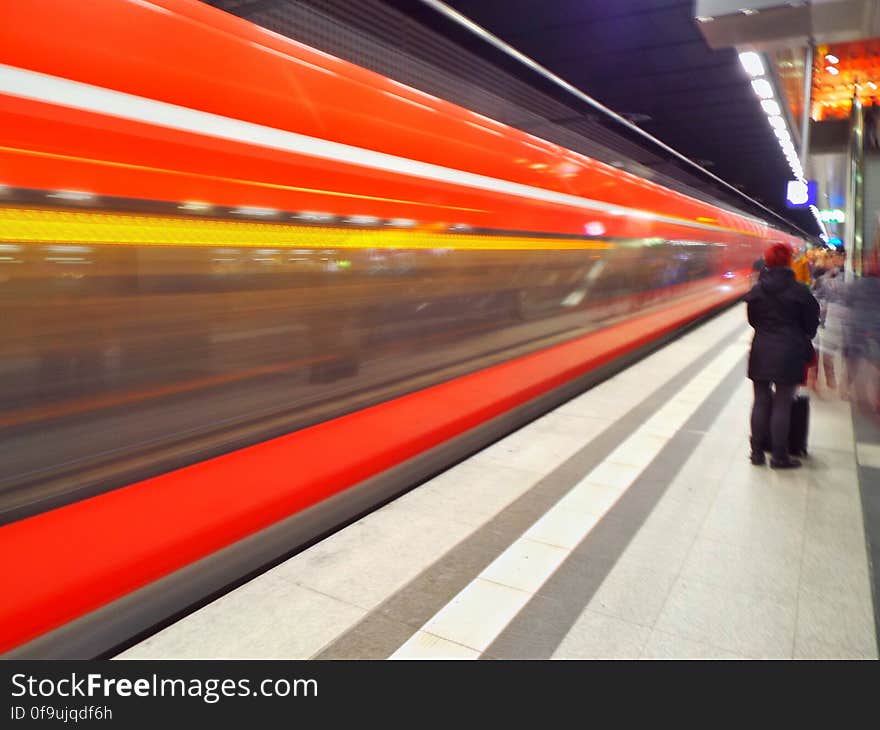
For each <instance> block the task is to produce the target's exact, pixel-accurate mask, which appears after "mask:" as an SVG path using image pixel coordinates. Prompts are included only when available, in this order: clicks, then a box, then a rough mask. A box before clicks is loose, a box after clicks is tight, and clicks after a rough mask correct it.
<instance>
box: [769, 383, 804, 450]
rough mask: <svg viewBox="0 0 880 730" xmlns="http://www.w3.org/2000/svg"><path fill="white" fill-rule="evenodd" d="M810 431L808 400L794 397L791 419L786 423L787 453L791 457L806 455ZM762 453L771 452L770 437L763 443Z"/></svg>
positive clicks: (802, 396)
mask: <svg viewBox="0 0 880 730" xmlns="http://www.w3.org/2000/svg"><path fill="white" fill-rule="evenodd" d="M809 431H810V398H809V396H806V395H798V396H795V399H794V401H793V402H792V404H791V419H790V420H789V423H788V453H789V454H791V455H792V456H806V455H807V435H808V433H809ZM763 450H764V451H771V450H772V449H771V446H770V437H769V435H768V437H767V440H766V441H765V442H764V449H763Z"/></svg>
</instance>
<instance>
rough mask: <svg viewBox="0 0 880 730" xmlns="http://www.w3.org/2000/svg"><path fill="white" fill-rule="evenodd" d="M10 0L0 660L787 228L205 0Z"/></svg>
mask: <svg viewBox="0 0 880 730" xmlns="http://www.w3.org/2000/svg"><path fill="white" fill-rule="evenodd" d="M2 16H3V18H2V20H3V22H2V23H0V61H2V65H0V120H2V122H0V129H2V139H0V171H2V172H0V175H2V179H0V183H2V184H3V187H2V188H0V306H2V309H3V312H4V319H3V325H2V327H3V337H2V338H0V368H2V370H0V372H2V373H3V378H2V381H0V429H2V433H3V439H2V440H0V462H2V464H3V469H2V470H0V515H2V516H3V521H4V522H5V524H4V525H3V526H2V527H0V550H2V554H3V560H4V565H5V566H6V567H5V569H4V573H5V581H4V582H5V590H4V593H5V595H6V600H5V601H4V602H3V605H2V607H0V651H7V652H9V655H10V656H95V655H102V654H106V653H107V652H110V651H112V650H113V648H114V647H116V646H119V645H120V644H122V643H123V642H125V641H127V640H129V639H131V638H132V637H134V636H136V635H138V634H140V633H142V632H144V631H148V630H149V629H150V627H151V626H154V625H156V624H158V623H159V622H161V621H163V620H165V619H166V618H167V617H168V616H171V615H173V614H175V613H177V612H180V611H181V610H183V609H184V608H185V607H186V606H188V605H192V604H194V603H195V602H197V601H200V600H202V599H204V598H205V597H206V596H209V595H211V594H212V593H216V592H217V591H220V590H223V588H224V587H225V586H228V585H229V584H230V583H231V582H232V581H235V580H237V579H239V578H241V577H242V576H244V575H246V574H247V573H249V572H252V571H256V570H259V569H260V568H261V566H265V565H266V564H267V563H269V562H271V561H273V560H277V559H279V558H280V557H282V556H284V555H285V554H289V553H290V552H291V551H293V550H295V549H297V548H298V547H300V546H302V545H303V544H304V543H305V542H307V541H309V540H312V539H314V538H315V537H316V536H318V535H320V534H321V533H323V532H326V531H327V530H330V529H333V528H334V527H337V526H338V525H340V524H342V523H344V522H345V521H346V520H350V519H352V518H353V517H354V516H356V515H358V514H359V513H362V512H363V511H364V510H367V509H369V508H370V507H372V506H374V505H375V504H377V503H379V502H380V501H381V500H383V499H387V498H388V497H389V496H391V495H393V494H395V493H398V492H399V491H401V490H402V489H404V488H407V487H409V486H412V485H413V484H415V483H417V482H418V481H419V480H420V479H422V478H424V477H425V476H427V475H429V474H431V473H433V472H436V471H437V470H438V469H441V468H442V467H443V466H444V465H447V464H449V463H450V462H452V461H454V460H455V459H459V458H461V457H462V456H464V455H466V454H468V453H470V452H472V451H474V450H475V449H477V448H479V447H481V446H482V445H484V444H486V443H488V442H489V441H491V440H492V439H494V438H497V437H499V436H500V435H502V434H504V433H507V432H509V431H510V430H512V429H513V428H515V427H517V426H518V425H520V424H522V423H524V422H525V421H527V420H528V419H529V418H533V417H534V416H535V415H537V414H538V413H540V412H542V411H544V410H547V409H548V408H550V407H552V406H553V405H555V404H557V403H559V402H561V401H562V400H564V399H565V398H567V397H570V396H571V395H573V394H574V393H576V392H578V391H579V390H582V389H583V388H585V387H587V386H588V385H589V384H590V383H592V382H596V380H597V379H600V378H601V377H605V376H607V374H608V373H609V372H611V371H612V370H613V369H614V368H619V367H621V366H622V364H623V363H625V362H626V361H628V359H631V358H634V357H636V356H638V355H640V354H642V353H644V352H645V351H646V349H647V348H649V347H653V346H657V344H658V343H660V342H662V341H663V340H664V338H668V337H670V336H672V335H673V334H674V333H676V332H677V331H680V329H681V328H682V327H684V326H686V325H687V324H689V323H691V322H693V321H694V320H696V319H697V318H699V317H702V316H704V315H706V314H708V313H711V312H713V311H715V310H717V309H718V308H719V307H721V306H723V305H725V304H727V303H729V302H731V301H733V300H735V299H736V298H737V297H739V296H740V295H741V294H742V293H743V291H744V289H745V287H746V286H747V282H748V278H747V276H745V275H743V272H745V271H747V270H748V268H749V267H750V265H751V262H752V261H753V260H754V259H755V258H757V257H758V256H759V255H760V253H761V251H762V250H763V248H764V247H765V246H766V244H767V243H768V242H769V241H771V240H783V241H786V242H789V243H790V244H792V245H799V244H800V241H798V240H797V239H795V238H793V237H791V236H789V235H787V234H784V233H782V232H780V231H777V230H773V229H771V228H769V227H767V225H766V224H765V223H763V222H761V221H758V220H756V219H754V218H752V217H750V216H748V215H745V214H741V213H737V212H735V211H732V210H728V209H724V208H720V207H717V206H714V205H711V204H708V203H706V202H703V201H700V200H697V199H694V198H691V197H688V196H686V195H684V194H682V193H679V192H675V191H672V190H669V189H667V188H664V187H662V186H660V185H658V184H655V183H653V182H650V181H647V180H643V179H640V178H638V177H636V176H634V175H631V174H629V173H627V172H623V171H621V170H618V169H615V168H613V167H610V166H608V165H605V164H602V163H600V162H597V161H595V160H593V159H590V158H588V157H585V156H583V155H581V154H578V153H575V152H572V151H570V150H567V149H564V148H561V147H559V146H558V145H555V144H552V143H549V142H547V141H544V140H541V139H538V138H536V137H534V136H532V135H529V134H527V133H524V132H522V131H519V130H517V129H513V128H510V127H507V126H505V125H503V124H500V123H498V122H495V121H493V120H492V119H488V118H486V117H483V116H481V115H479V114H476V113H473V112H471V111H468V110H467V109H464V108H461V107H459V106H456V105H454V104H451V103H449V102H446V101H443V100H441V99H438V98H435V97H433V96H430V95H428V94H425V93H422V92H420V91H418V90H416V89H413V88H410V87H408V86H404V85H401V84H399V83H397V82H395V81H393V80H391V79H389V78H385V77H382V76H380V75H377V74H375V73H373V72H370V71H367V70H365V69H363V68H359V67H357V66H354V65H352V64H351V63H348V62H346V61H343V60H340V59H338V58H335V57H333V56H330V55H328V54H326V53H323V52H321V51H319V50H316V49H313V48H309V47H307V46H304V45H302V44H300V43H298V42H296V41H294V40H290V39H288V38H285V37H282V36H280V35H278V34H276V33H273V32H270V31H267V30H265V29H262V28H259V27H257V26H254V25H252V24H250V23H247V22H245V21H243V20H241V19H238V18H235V17H233V16H231V15H227V14H226V13H224V12H221V11H219V10H217V9H215V8H212V7H209V6H206V5H203V4H201V3H200V2H196V1H195V0H91V1H90V2H88V3H70V2H66V1H65V0H29V2H26V3H7V4H6V5H5V6H4V8H3V10H2Z"/></svg>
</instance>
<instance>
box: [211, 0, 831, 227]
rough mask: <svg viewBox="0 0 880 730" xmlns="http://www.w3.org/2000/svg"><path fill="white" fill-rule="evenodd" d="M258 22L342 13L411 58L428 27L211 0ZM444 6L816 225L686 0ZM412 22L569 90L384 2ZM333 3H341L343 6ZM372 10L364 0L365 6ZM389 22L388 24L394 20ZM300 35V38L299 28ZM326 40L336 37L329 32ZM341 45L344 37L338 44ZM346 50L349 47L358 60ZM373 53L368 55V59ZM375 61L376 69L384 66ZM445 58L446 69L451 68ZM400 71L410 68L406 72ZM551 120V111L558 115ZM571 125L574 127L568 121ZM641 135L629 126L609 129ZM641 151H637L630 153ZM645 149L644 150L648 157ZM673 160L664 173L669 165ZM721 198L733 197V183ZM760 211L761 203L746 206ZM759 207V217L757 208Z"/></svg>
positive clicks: (423, 13)
mask: <svg viewBox="0 0 880 730" xmlns="http://www.w3.org/2000/svg"><path fill="white" fill-rule="evenodd" d="M207 1H208V2H210V3H211V4H213V5H216V6H218V7H220V8H222V9H224V10H227V11H229V12H232V13H234V14H236V15H240V16H242V17H245V18H247V19H249V20H253V21H254V22H257V23H258V24H262V25H266V26H267V27H272V28H273V29H275V30H278V31H279V32H284V33H285V34H287V35H291V36H293V37H296V36H297V22H296V18H297V17H303V16H302V15H299V16H296V15H295V14H294V13H300V14H302V13H303V12H305V11H306V10H308V11H314V12H317V13H326V14H328V17H329V15H330V14H331V13H332V14H333V15H334V17H335V18H336V19H338V18H339V16H340V14H344V15H345V16H346V17H345V18H344V21H345V23H346V24H348V25H350V26H351V27H353V28H354V27H358V28H359V29H361V30H363V31H364V32H367V33H370V34H373V35H374V36H384V40H385V42H386V44H394V43H399V45H400V46H401V47H402V48H404V50H405V51H407V52H408V53H410V54H411V55H412V56H414V57H419V56H424V55H426V54H427V55H430V53H432V52H433V51H432V49H425V48H423V47H421V46H420V44H422V45H424V43H425V39H424V36H422V35H420V34H419V33H411V32H409V31H407V29H405V28H403V27H402V26H400V25H399V24H394V23H392V22H391V16H387V17H385V18H384V19H383V18H379V19H378V20H376V19H371V18H370V17H367V16H369V15H370V13H373V14H375V10H376V6H377V5H378V4H379V0H359V2H357V3H340V2H335V1H334V0H207ZM446 3H447V5H449V6H450V7H452V8H454V9H455V10H457V11H459V12H460V13H461V14H463V15H465V16H466V17H468V18H470V19H471V20H473V21H474V22H475V23H477V24H479V25H480V26H483V27H484V28H486V29H487V30H488V31H490V32H491V33H493V34H494V35H496V36H498V37H499V38H500V39H502V40H503V41H505V42H506V43H508V44H509V45H510V46H512V47H513V48H515V49H517V50H518V51H520V52H522V53H524V54H525V55H527V56H529V57H531V58H532V59H534V60H535V61H537V62H538V63H539V64H541V65H543V66H545V67H546V68H547V69H548V70H549V71H551V72H553V73H554V74H556V75H558V76H559V77H561V78H562V79H564V80H565V81H567V82H569V83H570V84H572V85H573V86H575V87H577V88H579V89H581V90H582V91H584V92H586V93H587V94H589V95H590V96H592V97H593V98H595V99H597V100H598V101H599V102H601V103H602V104H604V105H606V106H607V107H609V108H611V109H612V110H614V111H616V112H617V113H619V114H621V115H623V116H624V117H626V118H627V119H629V120H630V121H631V122H633V123H634V124H637V125H638V126H639V127H640V128H641V129H643V130H644V131H646V132H648V133H649V134H651V135H653V136H654V137H657V138H658V139H660V140H661V141H663V142H665V143H666V144H668V145H669V146H671V147H673V148H674V149H676V150H677V151H678V152H680V153H681V154H683V155H684V156H686V157H688V158H690V159H692V160H694V161H696V162H698V163H699V164H701V165H703V166H704V167H705V168H706V169H707V170H709V171H710V172H712V173H714V174H715V175H717V176H718V177H720V178H721V179H723V180H725V181H726V182H728V183H730V184H731V185H733V186H735V187H737V188H739V189H740V190H741V191H743V192H744V193H745V194H746V195H749V196H750V197H752V198H754V199H755V200H757V201H759V202H761V203H763V204H764V205H766V206H767V207H768V208H770V209H772V210H774V211H776V212H778V213H779V214H780V215H782V216H783V217H785V218H787V219H788V220H790V221H791V222H792V223H794V224H795V225H797V226H799V227H800V228H801V229H803V230H805V231H808V232H809V233H812V234H815V233H816V232H817V229H816V226H815V222H814V220H813V217H812V215H811V214H810V213H809V211H792V210H788V209H787V208H786V206H785V181H786V180H788V179H789V178H790V176H791V173H790V171H789V168H788V165H787V163H786V161H785V158H784V156H783V154H782V152H781V151H780V149H779V145H778V142H777V140H776V137H775V136H774V134H773V131H772V129H771V128H770V126H769V125H768V123H767V117H766V114H765V113H764V112H763V110H762V109H761V106H760V103H759V101H758V100H757V98H756V96H755V94H754V92H753V90H752V88H751V85H750V80H749V78H748V76H747V75H746V73H745V72H744V71H743V69H742V66H741V65H740V63H739V59H738V57H737V53H736V51H735V50H733V49H722V50H712V49H710V48H709V46H708V45H707V43H706V41H705V40H704V38H703V36H702V35H701V33H700V30H699V29H698V27H697V23H696V21H695V20H694V19H693V7H694V6H693V0H504V1H503V2H502V1H501V0H446ZM381 4H382V5H384V6H387V7H388V8H390V9H391V10H392V11H394V12H395V13H396V16H394V17H395V18H396V17H403V16H405V17H407V18H409V19H410V21H411V22H414V23H418V24H421V25H422V26H427V27H430V28H431V29H432V31H434V32H435V33H437V34H439V35H441V36H443V37H444V38H445V39H447V40H449V41H451V42H453V43H455V44H457V45H459V46H462V47H463V48H464V49H466V50H467V51H468V52H470V53H472V54H476V55H478V56H480V57H482V58H484V59H486V60H487V61H489V62H491V63H493V64H496V65H497V66H498V67H500V68H502V69H503V70H504V71H505V72H506V73H507V74H509V75H515V76H517V77H519V78H521V79H522V80H523V81H525V82H527V83H529V84H530V85H533V86H534V87H536V88H538V89H540V90H541V91H542V92H543V93H545V94H547V95H550V96H554V97H555V98H556V99H558V100H559V101H560V102H562V103H568V102H569V101H570V99H566V98H565V93H564V92H560V89H559V88H558V87H555V86H553V85H552V84H550V83H549V82H547V81H546V80H545V79H543V78H542V77H540V76H539V75H538V74H535V73H530V72H528V71H527V70H526V69H524V67H522V66H521V65H519V64H518V62H515V61H512V60H511V59H510V58H508V57H506V56H504V55H503V54H502V53H501V52H500V51H498V50H497V49H495V48H494V47H492V46H491V45H490V44H488V43H486V42H484V41H481V40H480V39H479V38H478V37H477V36H475V35H474V34H473V33H470V32H468V31H466V30H464V29H463V28H462V27H461V26H459V25H457V24H455V23H452V22H450V21H448V20H447V19H445V18H444V17H443V16H441V15H440V14H439V13H437V12H436V11H435V10H433V9H432V8H431V7H429V5H428V4H427V3H424V2H422V1H421V0H381ZM340 8H341V10H340ZM371 8H372V9H371ZM392 25H394V26H395V27H393V28H392V27H390V26H392ZM302 39H303V40H306V42H308V39H307V38H305V37H303V38H302ZM331 43H333V41H331ZM340 45H344V44H340ZM358 53H359V51H353V52H352V53H349V54H348V56H349V57H350V58H352V60H355V61H356V62H362V63H364V62H363V61H361V60H360V59H359V58H358V57H357V54H358ZM368 60H369V59H368ZM381 64H382V62H381V61H380V62H379V65H378V66H377V65H376V64H369V63H367V64H366V65H372V66H373V67H374V68H376V70H380V72H386V69H384V68H382V67H381ZM454 65H455V63H454V59H451V60H450V67H452V66H454ZM402 73H403V74H404V75H405V73H406V71H405V70H402ZM555 121H558V120H555ZM561 123H562V124H568V125H569V128H571V129H573V130H576V131H578V133H579V134H582V135H586V134H589V125H590V124H592V125H593V129H595V130H596V131H597V132H599V131H600V130H598V128H597V122H596V115H595V114H593V115H590V114H589V110H586V109H584V111H583V123H581V124H580V127H579V128H577V127H578V122H577V121H565V122H561ZM576 128H577V129H576ZM610 131H611V133H619V134H620V135H621V138H624V137H626V138H627V139H628V143H629V144H630V145H632V143H633V142H636V143H638V144H641V142H640V141H639V140H637V139H634V137H633V135H632V133H629V134H627V133H626V132H625V130H610ZM631 156H634V157H636V158H637V159H638V156H637V155H631ZM648 156H650V155H648ZM638 161H639V162H640V163H641V164H648V165H654V168H653V169H656V170H658V172H660V173H663V174H667V175H668V174H672V175H673V177H676V178H678V179H681V180H683V181H685V182H686V183H687V184H688V185H690V186H691V187H699V186H701V185H702V186H705V187H709V188H711V182H710V183H709V184H707V183H706V181H705V180H703V181H701V180H699V176H696V177H695V176H693V175H692V174H690V172H689V171H688V170H685V169H682V168H683V166H682V164H681V163H676V164H677V168H678V169H676V170H671V167H672V165H670V163H668V162H667V163H666V169H664V168H663V167H661V166H660V165H659V164H657V163H656V161H653V162H652V161H651V160H648V159H645V157H642V159H638ZM670 170H671V171H670ZM718 197H719V199H722V200H727V201H728V202H730V203H731V204H734V205H737V207H745V206H743V205H742V201H741V200H739V199H732V198H731V197H730V193H729V191H724V190H720V191H718ZM751 212H755V213H756V214H758V215H761V212H760V211H759V210H757V209H755V210H753V211H751ZM761 217H764V216H761Z"/></svg>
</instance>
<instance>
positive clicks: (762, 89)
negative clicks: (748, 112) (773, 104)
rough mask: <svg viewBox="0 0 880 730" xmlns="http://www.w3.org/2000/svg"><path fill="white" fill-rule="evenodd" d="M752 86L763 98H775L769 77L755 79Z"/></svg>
mask: <svg viewBox="0 0 880 730" xmlns="http://www.w3.org/2000/svg"><path fill="white" fill-rule="evenodd" d="M752 88H753V89H754V90H755V93H756V94H757V95H758V96H759V97H761V98H762V99H772V98H773V87H772V86H770V82H769V81H767V79H753V80H752Z"/></svg>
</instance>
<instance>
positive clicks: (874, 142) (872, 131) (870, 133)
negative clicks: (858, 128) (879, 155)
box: [864, 98, 880, 150]
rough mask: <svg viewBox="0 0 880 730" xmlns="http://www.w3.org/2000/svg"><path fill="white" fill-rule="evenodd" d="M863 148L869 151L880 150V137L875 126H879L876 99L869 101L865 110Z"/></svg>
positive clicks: (879, 108) (879, 116)
mask: <svg viewBox="0 0 880 730" xmlns="http://www.w3.org/2000/svg"><path fill="white" fill-rule="evenodd" d="M864 119H865V147H866V148H867V149H869V150H876V149H880V135H878V131H877V126H878V125H880V104H878V102H877V99H876V98H874V99H871V104H870V106H868V107H866V108H865V117H864Z"/></svg>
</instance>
